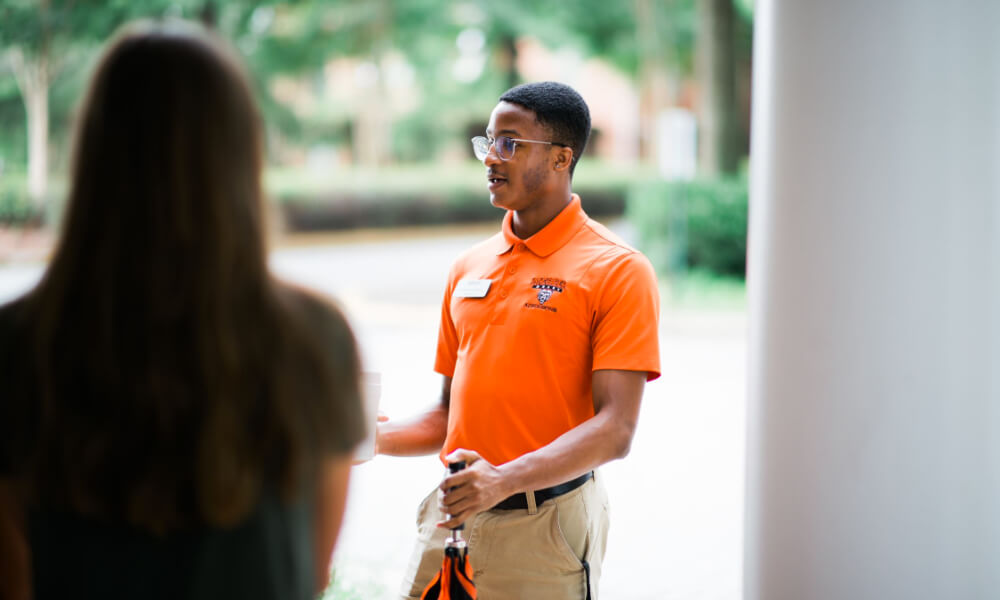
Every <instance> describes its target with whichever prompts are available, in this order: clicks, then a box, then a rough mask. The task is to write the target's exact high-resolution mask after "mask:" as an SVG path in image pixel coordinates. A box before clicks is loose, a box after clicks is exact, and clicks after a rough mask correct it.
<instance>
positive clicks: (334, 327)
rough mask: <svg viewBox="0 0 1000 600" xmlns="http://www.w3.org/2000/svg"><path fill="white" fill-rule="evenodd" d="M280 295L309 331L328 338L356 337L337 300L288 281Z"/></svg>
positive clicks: (347, 338) (289, 309)
mask: <svg viewBox="0 0 1000 600" xmlns="http://www.w3.org/2000/svg"><path fill="white" fill-rule="evenodd" d="M278 295H279V298H280V300H281V302H282V304H283V305H284V307H285V309H286V310H287V311H288V312H289V313H290V316H292V317H293V318H294V319H296V320H297V321H300V322H301V323H302V324H303V325H304V326H305V327H306V328H307V330H309V331H311V332H312V333H314V334H316V335H320V336H322V337H324V338H327V339H329V338H331V337H332V338H336V339H345V340H350V341H351V342H352V343H353V339H354V336H353V334H352V332H351V327H350V325H349V324H348V322H347V317H346V316H345V315H344V310H343V308H342V307H341V306H340V305H339V304H338V303H337V301H336V300H334V299H333V298H330V297H329V296H326V295H324V294H322V293H320V292H319V291H316V290H313V289H310V288H308V287H306V286H303V285H301V284H296V283H289V282H287V281H280V282H279V283H278Z"/></svg>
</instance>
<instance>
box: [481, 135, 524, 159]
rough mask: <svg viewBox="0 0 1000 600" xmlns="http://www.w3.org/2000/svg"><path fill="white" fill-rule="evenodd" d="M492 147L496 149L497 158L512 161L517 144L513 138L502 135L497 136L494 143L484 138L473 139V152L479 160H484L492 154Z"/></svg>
mask: <svg viewBox="0 0 1000 600" xmlns="http://www.w3.org/2000/svg"><path fill="white" fill-rule="evenodd" d="M490 146H493V147H494V148H496V151H497V156H499V157H500V159H501V160H510V159H511V158H513V156H514V147H515V142H514V140H513V139H512V138H509V137H507V136H504V135H501V136H497V137H496V139H494V140H493V141H492V143H491V142H490V140H489V139H488V138H485V137H483V136H476V137H474V138H472V150H473V152H474V153H475V155H476V158H477V159H479V160H483V159H484V158H486V155H487V154H489V153H490Z"/></svg>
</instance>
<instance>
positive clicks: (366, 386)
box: [354, 371, 382, 461]
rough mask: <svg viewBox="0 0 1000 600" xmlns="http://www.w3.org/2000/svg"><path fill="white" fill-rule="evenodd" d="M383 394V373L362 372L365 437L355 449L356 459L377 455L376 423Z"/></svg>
mask: <svg viewBox="0 0 1000 600" xmlns="http://www.w3.org/2000/svg"><path fill="white" fill-rule="evenodd" d="M381 396H382V375H381V373H378V372H373V371H366V372H364V373H362V374H361V400H362V404H363V408H364V413H365V439H363V440H361V443H360V444H358V447H357V448H356V449H355V450H354V460H355V461H366V460H371V459H372V458H374V457H375V423H376V421H377V420H378V403H379V399H380V398H381Z"/></svg>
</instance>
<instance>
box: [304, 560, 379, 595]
mask: <svg viewBox="0 0 1000 600" xmlns="http://www.w3.org/2000/svg"><path fill="white" fill-rule="evenodd" d="M355 575H357V574H356V573H355V574H352V573H349V572H346V571H345V570H344V569H343V568H342V567H337V566H335V567H334V568H333V570H332V572H331V573H330V585H328V586H327V588H326V589H325V590H324V591H323V595H322V596H321V598H322V600H372V599H374V598H386V597H388V596H389V594H388V590H386V588H385V586H384V585H382V584H381V583H378V582H375V581H371V580H365V581H362V580H360V578H359V577H356V576H355Z"/></svg>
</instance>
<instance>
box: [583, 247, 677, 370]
mask: <svg viewBox="0 0 1000 600" xmlns="http://www.w3.org/2000/svg"><path fill="white" fill-rule="evenodd" d="M601 271H602V273H601V276H602V277H603V282H602V284H601V285H600V287H599V288H598V289H599V291H598V295H597V298H596V303H595V315H594V323H593V325H592V332H591V344H592V351H593V356H594V365H593V370H595V371H597V370H601V369H616V370H622V371H646V373H647V376H646V380H647V381H652V380H654V379H656V378H657V377H659V376H660V342H659V319H660V293H659V288H658V286H657V283H656V273H655V272H654V271H653V267H652V265H651V264H650V263H649V260H648V259H647V258H646V257H645V256H643V255H642V254H641V253H639V252H634V251H633V252H629V253H628V254H625V255H622V256H620V257H617V258H616V259H615V260H614V262H612V263H611V264H610V265H608V267H607V269H606V270H604V269H602V270H601Z"/></svg>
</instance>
